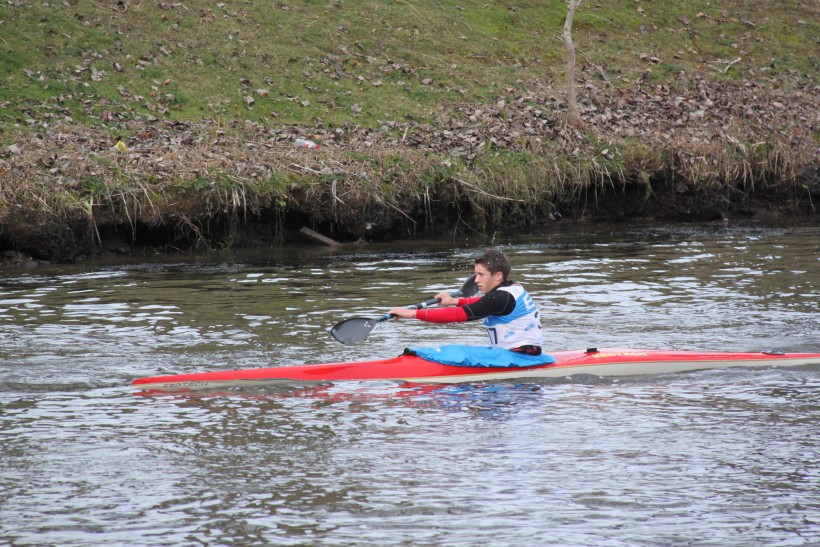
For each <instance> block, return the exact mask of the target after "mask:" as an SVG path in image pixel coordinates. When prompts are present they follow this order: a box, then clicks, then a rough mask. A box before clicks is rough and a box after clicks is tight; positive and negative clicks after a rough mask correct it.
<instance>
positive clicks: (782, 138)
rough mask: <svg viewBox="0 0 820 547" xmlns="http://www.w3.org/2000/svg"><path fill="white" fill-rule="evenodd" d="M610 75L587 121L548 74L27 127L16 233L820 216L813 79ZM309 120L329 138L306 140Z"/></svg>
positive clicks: (207, 242)
mask: <svg viewBox="0 0 820 547" xmlns="http://www.w3.org/2000/svg"><path fill="white" fill-rule="evenodd" d="M593 76H594V75H593V74H586V75H585V79H586V82H587V85H586V89H587V92H586V93H585V94H584V97H583V99H582V107H583V109H582V114H583V118H584V122H585V125H584V126H583V127H573V126H570V125H568V124H567V123H565V121H564V114H563V113H564V110H565V108H564V104H563V103H562V101H561V99H560V94H559V93H558V92H557V91H556V90H554V89H552V88H548V87H547V88H539V89H530V90H529V91H528V92H527V93H521V92H516V91H513V90H512V89H510V90H509V91H510V92H509V94H507V95H504V96H499V97H496V99H495V100H494V101H493V102H492V103H489V104H461V105H452V106H451V108H450V109H449V110H447V111H445V112H444V113H442V114H441V115H440V116H439V118H438V123H437V124H421V123H415V122H413V121H404V122H401V123H398V122H384V123H383V124H382V125H381V126H380V127H378V128H367V127H360V126H356V125H353V124H350V125H344V126H334V127H330V126H325V125H323V124H321V123H319V124H316V125H314V126H310V127H307V126H286V125H273V124H270V125H265V124H260V123H255V122H250V121H246V122H244V123H239V122H237V123H234V124H230V125H220V124H218V123H217V122H216V121H212V122H209V121H205V122H201V123H183V122H175V121H170V120H167V119H159V118H155V117H152V116H148V117H145V116H142V117H140V116H137V117H135V118H134V119H131V120H121V121H117V127H118V129H119V130H118V135H117V138H116V142H112V139H111V137H110V133H111V131H110V127H106V128H102V127H97V126H95V125H93V124H92V125H78V124H72V123H67V122H65V123H52V124H51V125H49V126H48V129H46V130H37V131H28V132H21V133H20V134H19V135H18V136H17V137H16V142H15V143H14V144H13V145H11V146H8V147H6V148H5V149H4V150H2V156H0V181H2V187H1V188H0V192H2V202H0V251H3V252H5V253H6V255H7V256H8V257H11V259H12V260H17V259H19V258H20V257H33V258H35V259H39V260H53V261H63V262H66V261H73V260H76V259H78V258H83V257H89V256H94V255H97V254H104V253H125V254H128V253H133V252H141V251H142V250H144V249H146V248H151V249H155V250H163V249H167V250H187V249H193V248H197V249H202V248H226V247H233V246H246V245H275V244H278V243H281V242H282V241H288V240H292V239H294V238H303V237H304V235H303V234H300V233H299V229H300V228H302V227H309V228H311V229H314V230H316V231H317V232H320V233H322V234H324V235H326V236H328V237H332V238H334V239H336V240H338V241H341V242H350V241H356V240H361V239H364V240H383V239H396V238H412V237H417V236H421V235H429V234H442V233H454V234H457V233H460V232H465V233H492V232H494V231H497V230H516V231H521V230H524V231H526V230H527V229H530V228H532V227H533V226H538V225H548V224H550V223H555V222H586V221H596V220H629V219H658V220H674V221H681V220H686V221H712V220H727V221H731V220H732V219H740V218H742V219H748V218H766V219H769V218H791V217H794V216H806V217H811V216H813V215H815V214H816V211H817V204H818V203H820V174H819V172H818V165H820V164H819V163H818V152H817V150H816V145H815V144H814V141H813V135H814V134H815V133H816V130H817V127H818V125H820V121H819V120H818V118H819V117H820V114H818V109H817V106H818V105H817V95H816V93H815V91H816V89H815V87H814V86H813V83H812V82H811V80H810V79H804V80H801V82H800V85H798V86H796V87H795V88H793V89H792V90H791V91H789V92H784V91H781V90H776V89H767V88H766V87H765V86H763V85H761V84H752V83H750V82H748V81H747V82H743V83H738V84H728V83H725V82H723V83H714V82H711V83H710V82H709V81H707V80H704V79H699V78H695V79H691V80H686V81H680V82H677V83H676V87H674V88H672V87H670V86H667V85H648V84H645V83H641V82H638V83H636V84H635V85H631V86H624V87H620V88H614V87H611V86H606V87H601V88H600V89H599V88H598V87H596V86H594V85H593V84H592V82H593V81H594V79H593ZM32 115H34V113H33V112H32ZM304 137H307V138H310V139H312V140H313V141H314V142H316V143H317V144H318V148H304V147H297V146H296V145H295V141H296V139H298V138H304Z"/></svg>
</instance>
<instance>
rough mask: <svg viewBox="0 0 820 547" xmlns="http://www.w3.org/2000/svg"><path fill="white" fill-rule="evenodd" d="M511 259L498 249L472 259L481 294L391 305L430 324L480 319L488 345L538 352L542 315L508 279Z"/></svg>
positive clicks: (441, 295)
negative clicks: (427, 304)
mask: <svg viewBox="0 0 820 547" xmlns="http://www.w3.org/2000/svg"><path fill="white" fill-rule="evenodd" d="M510 269H511V267H510V260H509V258H507V256H506V255H505V254H504V253H502V252H501V251H499V250H497V249H488V250H486V251H485V252H484V254H482V255H481V256H479V257H478V258H476V259H475V282H476V285H478V290H479V291H481V293H482V294H483V296H476V297H473V298H453V297H452V296H450V295H449V294H448V293H446V292H442V293H439V294H437V295H436V298H439V299H441V306H443V307H440V308H434V309H422V310H414V309H408V308H393V309H391V310H390V313H391V314H392V315H394V316H396V317H397V318H404V319H412V318H415V319H421V320H422V321H430V322H432V323H457V322H461V321H474V320H476V319H483V320H484V326H485V327H486V328H487V334H488V335H489V337H490V344H491V345H492V346H493V347H500V348H505V349H508V350H511V351H516V352H519V353H526V354H528V355H541V345H542V344H543V340H542V336H541V318H540V317H541V314H540V313H539V311H538V306H536V305H535V302H533V300H532V298H530V295H529V294H527V291H525V290H524V287H522V286H521V285H520V284H519V283H515V282H513V281H508V280H507V276H508V275H509V274H510Z"/></svg>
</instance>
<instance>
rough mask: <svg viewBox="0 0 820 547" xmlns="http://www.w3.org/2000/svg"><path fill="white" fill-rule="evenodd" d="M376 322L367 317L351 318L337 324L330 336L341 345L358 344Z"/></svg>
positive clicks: (331, 330)
mask: <svg viewBox="0 0 820 547" xmlns="http://www.w3.org/2000/svg"><path fill="white" fill-rule="evenodd" d="M376 323H377V321H376V320H374V319H370V318H368V317H353V318H351V319H346V320H344V321H342V322H341V323H337V324H336V325H335V326H334V327H333V328H332V329H330V334H332V335H333V338H335V339H336V340H338V341H339V342H341V343H342V344H346V345H351V344H358V343H359V342H361V341H362V340H364V339H365V338H367V335H368V334H370V331H371V330H373V327H375V326H376Z"/></svg>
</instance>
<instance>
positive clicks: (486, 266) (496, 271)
mask: <svg viewBox="0 0 820 547" xmlns="http://www.w3.org/2000/svg"><path fill="white" fill-rule="evenodd" d="M510 269H511V266H510V259H509V258H507V256H506V255H505V254H504V253H502V252H501V251H499V250H498V249H487V250H486V251H484V253H483V254H481V255H480V256H478V257H476V259H475V273H476V284H477V285H478V288H479V290H480V291H481V292H483V293H485V294H486V293H487V292H489V291H491V290H493V289H494V288H496V287H497V286H499V285H501V284H502V283H504V282H505V281H507V276H508V275H510Z"/></svg>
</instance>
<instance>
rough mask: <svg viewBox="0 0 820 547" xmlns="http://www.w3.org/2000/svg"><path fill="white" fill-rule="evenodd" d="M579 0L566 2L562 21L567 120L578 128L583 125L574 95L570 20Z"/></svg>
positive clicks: (573, 50)
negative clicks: (564, 48)
mask: <svg viewBox="0 0 820 547" xmlns="http://www.w3.org/2000/svg"><path fill="white" fill-rule="evenodd" d="M580 3H581V0H567V7H568V9H567V20H566V21H564V42H565V43H566V44H567V54H568V55H567V120H568V121H569V123H571V124H572V125H574V126H576V127H578V126H580V125H583V121H582V120H581V111H580V110H579V109H578V97H577V96H576V93H575V46H574V45H572V19H573V18H574V17H575V9H576V8H577V7H578V4H580Z"/></svg>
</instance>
